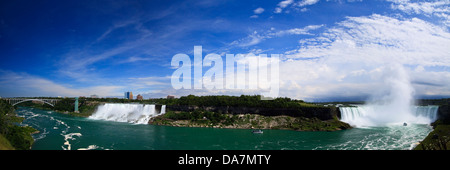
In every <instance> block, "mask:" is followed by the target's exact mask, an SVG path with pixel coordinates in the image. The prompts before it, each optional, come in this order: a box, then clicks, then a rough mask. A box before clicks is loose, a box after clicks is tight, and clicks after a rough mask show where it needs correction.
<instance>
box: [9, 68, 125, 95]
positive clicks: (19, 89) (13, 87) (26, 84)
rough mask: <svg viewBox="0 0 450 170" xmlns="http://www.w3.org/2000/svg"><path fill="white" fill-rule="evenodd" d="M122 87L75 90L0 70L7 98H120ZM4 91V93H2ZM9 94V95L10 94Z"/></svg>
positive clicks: (67, 86)
mask: <svg viewBox="0 0 450 170" xmlns="http://www.w3.org/2000/svg"><path fill="white" fill-rule="evenodd" d="M122 88H123V86H117V85H110V86H108V85H102V86H89V87H83V88H75V87H72V86H71V85H67V84H59V83H55V82H53V81H51V80H48V79H44V78H40V77H36V76H33V75H29V74H26V73H15V72H12V71H4V70H0V89H2V94H5V95H7V96H8V95H9V97H18V96H25V97H27V96H69V97H75V96H89V95H92V94H97V95H99V96H102V97H105V96H115V95H117V96H120V95H121V94H122V92H120V90H121V89H122ZM3 90H4V91H3ZM10 93H11V94H10Z"/></svg>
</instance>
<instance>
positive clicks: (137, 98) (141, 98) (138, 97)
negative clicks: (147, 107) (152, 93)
mask: <svg viewBox="0 0 450 170" xmlns="http://www.w3.org/2000/svg"><path fill="white" fill-rule="evenodd" d="M136 100H144V97H142V96H141V94H138V95H137V96H136Z"/></svg>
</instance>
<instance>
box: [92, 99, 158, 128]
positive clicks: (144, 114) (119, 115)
mask: <svg viewBox="0 0 450 170" xmlns="http://www.w3.org/2000/svg"><path fill="white" fill-rule="evenodd" d="M158 112H159V113H158ZM165 112H166V106H165V105H163V106H161V109H160V111H159V110H158V109H156V107H155V105H144V104H122V103H107V104H104V105H100V106H99V107H98V108H97V111H96V112H95V113H94V114H92V115H91V116H89V118H91V119H97V120H108V121H116V122H128V123H136V124H147V123H148V121H149V120H150V118H152V117H155V116H157V115H160V114H164V113H165Z"/></svg>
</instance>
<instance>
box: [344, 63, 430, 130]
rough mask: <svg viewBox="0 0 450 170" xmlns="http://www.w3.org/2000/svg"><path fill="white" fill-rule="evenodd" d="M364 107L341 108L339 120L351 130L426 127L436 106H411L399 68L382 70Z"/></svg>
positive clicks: (411, 92) (405, 77)
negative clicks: (409, 125)
mask: <svg viewBox="0 0 450 170" xmlns="http://www.w3.org/2000/svg"><path fill="white" fill-rule="evenodd" d="M379 80H382V82H377V83H378V84H377V88H376V89H373V90H372V91H373V92H374V93H372V95H371V98H370V99H369V100H368V101H367V102H366V104H365V105H362V106H357V107H341V108H340V111H341V120H342V121H344V122H347V123H349V124H351V125H353V126H357V127H358V126H359V127H361V126H386V125H390V124H403V123H418V124H429V123H431V122H433V121H435V120H436V115H437V110H438V106H414V105H413V103H414V101H413V95H414V88H413V86H412V84H411V82H410V79H409V75H408V74H407V72H406V70H405V69H404V68H403V65H401V64H392V65H389V66H386V67H384V69H383V72H381V76H380V77H379Z"/></svg>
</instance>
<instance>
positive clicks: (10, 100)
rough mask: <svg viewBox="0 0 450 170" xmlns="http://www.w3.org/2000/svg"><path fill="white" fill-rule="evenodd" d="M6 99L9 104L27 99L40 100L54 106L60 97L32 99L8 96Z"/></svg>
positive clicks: (15, 103) (29, 99)
mask: <svg viewBox="0 0 450 170" xmlns="http://www.w3.org/2000/svg"><path fill="white" fill-rule="evenodd" d="M6 100H7V101H8V103H9V104H11V105H13V106H15V105H17V104H19V103H23V102H27V101H40V102H44V103H46V104H48V105H50V106H52V107H55V104H56V103H58V101H59V99H31V98H7V99H6Z"/></svg>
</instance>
